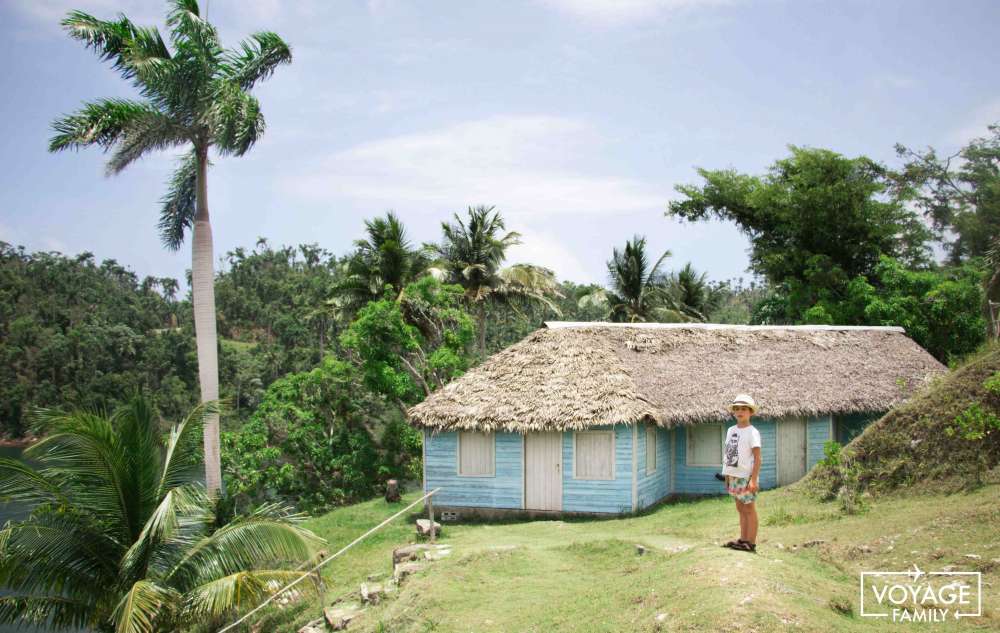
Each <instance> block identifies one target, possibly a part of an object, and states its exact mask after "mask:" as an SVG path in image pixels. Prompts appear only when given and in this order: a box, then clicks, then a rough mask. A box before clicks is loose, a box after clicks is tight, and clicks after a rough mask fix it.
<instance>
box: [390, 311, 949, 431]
mask: <svg viewBox="0 0 1000 633" xmlns="http://www.w3.org/2000/svg"><path fill="white" fill-rule="evenodd" d="M945 372H947V368H946V367H945V366H944V365H942V364H941V363H939V362H938V361H937V360H936V359H934V357H932V356H931V355H930V354H929V353H927V351H926V350H924V349H923V348H922V347H920V346H919V345H917V344H916V343H915V342H914V341H913V340H911V339H910V338H908V337H907V336H906V334H905V332H904V330H903V328H900V327H859V326H853V327H852V326H804V325H800V326H747V325H723V324H714V323H700V324H691V323H669V324H668V323H644V324H624V323H622V324H611V323H564V322H548V323H546V327H545V328H542V329H539V330H537V331H535V332H533V333H532V334H530V335H529V336H527V337H526V338H524V339H523V340H521V341H520V342H518V343H516V344H514V345H512V346H511V347H509V348H507V349H505V350H503V351H501V352H499V353H497V354H494V355H493V356H491V357H490V358H489V359H487V360H486V361H485V362H483V363H482V364H481V365H479V366H478V367H476V368H474V369H472V370H470V371H469V372H468V373H466V374H465V375H463V376H462V377H460V378H458V379H457V380H455V381H453V382H452V383H450V384H448V385H447V386H445V387H444V388H443V389H441V390H439V391H437V392H435V393H433V394H431V395H430V396H429V397H428V398H427V399H426V400H425V401H424V402H422V403H420V404H418V405H416V406H414V407H411V408H410V409H409V412H408V413H409V419H410V421H411V423H413V424H414V425H415V426H418V427H425V428H429V429H436V430H453V429H475V430H482V431H514V432H526V431H540V430H568V429H583V428H587V427H591V426H596V425H602V424H623V423H624V424H630V423H634V422H639V421H642V420H649V421H652V422H655V423H657V424H659V425H661V426H666V427H671V426H676V425H681V424H691V423H694V422H700V421H711V420H725V419H728V418H729V415H730V414H729V413H728V411H727V409H726V405H727V404H728V403H729V401H730V400H731V399H732V398H733V396H734V395H735V394H737V393H749V394H751V395H752V396H753V397H754V398H755V399H756V401H757V404H758V405H759V407H760V408H759V410H758V412H757V415H758V416H763V417H767V418H778V417H783V416H788V415H803V416H811V415H828V414H835V413H869V412H880V411H886V410H888V409H890V408H892V407H893V406H895V405H897V404H899V403H901V402H903V401H904V400H906V399H907V398H908V397H909V396H910V395H911V394H912V393H913V392H914V391H915V390H916V389H917V388H919V387H920V386H921V385H922V384H924V383H925V382H927V381H929V380H930V379H931V378H933V377H934V376H935V375H937V374H941V373H945Z"/></svg>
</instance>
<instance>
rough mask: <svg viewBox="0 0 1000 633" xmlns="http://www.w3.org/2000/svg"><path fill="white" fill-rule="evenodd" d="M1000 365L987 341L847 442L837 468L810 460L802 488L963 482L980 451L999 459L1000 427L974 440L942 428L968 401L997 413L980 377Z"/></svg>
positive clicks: (877, 488) (997, 349)
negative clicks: (813, 465) (810, 467)
mask: <svg viewBox="0 0 1000 633" xmlns="http://www.w3.org/2000/svg"><path fill="white" fill-rule="evenodd" d="M997 372H1000V345H998V344H996V343H993V344H988V345H984V346H983V347H982V348H981V349H980V350H979V351H978V352H976V353H975V354H973V355H971V356H970V357H969V358H967V359H966V360H965V362H964V363H963V364H962V365H961V366H959V367H957V368H956V369H955V370H954V371H951V372H949V373H948V374H945V375H943V376H940V377H938V378H937V379H936V380H935V381H934V382H933V383H932V384H931V385H929V386H928V387H927V388H925V389H923V390H921V391H919V392H918V393H916V394H915V395H914V396H913V397H912V398H911V399H910V400H908V401H907V402H905V403H904V404H902V405H900V406H899V407H896V408H895V409H893V410H892V411H890V412H889V413H887V414H886V415H884V416H882V417H881V418H880V419H878V420H877V421H875V422H873V423H872V424H871V425H870V426H869V427H868V428H867V429H865V431H864V432H863V433H862V434H861V435H859V436H858V437H856V438H854V441H852V442H851V443H850V444H848V445H847V446H846V447H844V456H845V458H846V459H845V463H844V464H843V465H842V466H841V467H839V468H822V467H820V468H815V469H813V470H812V471H810V473H809V474H808V475H807V476H806V477H805V478H804V479H803V480H802V481H801V482H798V484H797V485H801V486H802V490H804V491H806V492H811V493H815V492H818V493H820V494H824V493H825V494H827V495H830V494H836V493H837V492H838V490H839V489H840V488H842V487H844V486H845V485H846V487H847V488H849V489H852V490H853V491H855V492H861V491H864V490H869V491H872V492H875V493H879V492H887V491H891V490H893V489H896V488H900V487H909V486H913V485H920V486H921V487H927V486H931V487H934V488H937V489H939V490H943V491H946V490H955V489H959V488H962V487H963V486H965V485H966V484H967V483H968V482H969V481H970V480H971V479H974V476H973V475H972V474H971V473H972V472H973V470H974V468H975V464H976V462H977V460H978V459H979V458H980V457H983V458H984V461H985V462H986V464H987V467H994V466H996V465H997V464H998V463H1000V433H994V434H992V436H991V437H988V438H987V439H986V440H984V441H981V442H977V443H973V442H969V441H967V440H964V439H960V438H958V437H949V436H948V435H947V434H946V433H945V432H944V429H945V428H946V427H947V426H948V424H949V422H950V421H951V420H953V419H954V418H955V416H956V415H958V414H959V413H960V412H961V411H963V410H964V409H966V408H967V407H968V406H969V405H971V404H974V403H975V404H979V405H981V406H982V407H983V409H984V410H985V411H988V412H992V413H993V414H995V415H1000V397H998V396H996V395H993V394H990V393H989V392H988V391H987V390H986V388H985V387H984V384H983V383H984V382H985V381H986V380H987V379H988V378H990V377H991V376H992V375H994V374H995V373H997Z"/></svg>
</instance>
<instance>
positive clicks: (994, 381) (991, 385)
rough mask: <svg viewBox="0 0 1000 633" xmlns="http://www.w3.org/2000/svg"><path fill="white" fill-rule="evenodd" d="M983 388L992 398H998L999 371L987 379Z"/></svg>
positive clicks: (999, 391)
mask: <svg viewBox="0 0 1000 633" xmlns="http://www.w3.org/2000/svg"><path fill="white" fill-rule="evenodd" d="M983 388H984V389H986V391H987V392H989V393H990V394H991V395H993V396H1000V371H998V372H996V373H995V374H993V375H992V376H990V377H989V378H987V379H986V381H985V382H984V383H983Z"/></svg>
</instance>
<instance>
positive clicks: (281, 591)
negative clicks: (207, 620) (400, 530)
mask: <svg viewBox="0 0 1000 633" xmlns="http://www.w3.org/2000/svg"><path fill="white" fill-rule="evenodd" d="M438 490H441V489H440V488H435V489H434V490H431V491H430V492H428V493H427V494H425V495H424V496H422V497H420V498H419V499H417V500H416V501H414V502H413V503H411V504H410V505H408V506H406V507H405V508H403V509H402V510H400V511H399V512H397V513H396V514H394V515H392V516H391V517H389V518H388V519H386V520H385V521H382V522H381V523H379V524H378V525H376V526H375V527H373V528H372V529H370V530H368V531H367V532H365V533H364V534H362V535H361V536H359V537H358V538H356V539H354V540H353V541H351V542H350V543H348V544H347V545H345V546H344V547H343V548H341V549H340V551H338V552H337V553H336V554H334V555H333V556H331V557H330V558H327V559H325V560H323V561H321V562H320V563H319V564H318V565H316V566H315V567H313V568H312V569H310V570H309V571H307V572H304V573H303V574H302V575H301V576H299V577H298V578H296V579H295V580H293V581H292V582H290V583H288V584H287V585H285V586H284V587H282V588H281V589H279V590H278V591H276V592H275V593H273V594H272V595H271V597H270V598H268V599H267V600H265V601H264V602H262V603H260V604H259V605H258V606H256V607H255V608H254V609H253V610H251V611H250V612H248V613H247V614H246V615H244V616H243V617H242V618H240V619H239V620H237V621H235V622H233V623H232V624H230V625H229V626H227V627H225V628H222V629H219V631H218V633H226V631H228V630H230V629H232V628H235V627H236V626H239V625H240V624H243V623H244V622H246V621H247V619H248V618H249V617H250V616H252V615H253V614H255V613H257V612H258V611H260V610H261V609H263V608H264V607H266V606H267V605H269V604H270V603H271V602H273V601H274V599H275V598H277V597H278V596H280V595H281V594H283V593H285V592H286V591H288V590H289V589H291V588H292V587H294V586H295V585H297V584H299V583H300V582H302V581H303V580H305V579H306V578H308V577H309V576H311V575H312V574H313V573H315V572H316V570H318V569H319V568H320V567H322V566H323V565H326V564H327V563H329V562H330V561H332V560H333V559H334V558H337V557H338V556H340V555H341V554H343V553H344V552H346V551H347V550H349V549H351V548H352V547H354V546H355V545H357V544H358V543H360V542H361V541H363V540H364V539H365V538H366V537H367V536H369V535H370V534H372V533H373V532H376V531H378V530H380V529H382V528H383V527H385V526H386V525H388V524H389V523H390V522H391V521H392V520H393V519H395V518H396V517H398V516H399V515H401V514H403V513H404V512H406V511H407V510H409V509H410V508H412V507H413V506H415V505H417V504H418V503H420V502H421V501H423V500H424V499H426V498H428V497H430V496H431V495H433V494H435V493H436V492H437V491H438ZM433 529H434V526H433V525H432V526H431V530H432V531H433Z"/></svg>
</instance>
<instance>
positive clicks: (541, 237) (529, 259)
mask: <svg viewBox="0 0 1000 633" xmlns="http://www.w3.org/2000/svg"><path fill="white" fill-rule="evenodd" d="M517 232H518V233H520V234H521V243H520V244H518V245H517V246H512V247H510V248H509V249H507V264H508V265H509V264H518V263H531V264H534V265H536V266H544V267H546V268H549V269H551V270H553V271H555V273H556V279H559V280H564V279H574V280H577V281H579V279H580V276H581V274H583V273H582V271H585V270H586V266H584V264H583V262H582V261H581V260H580V259H579V258H578V257H577V256H576V255H574V254H573V252H572V251H570V250H569V249H568V248H566V246H565V242H566V240H565V239H563V238H557V237H553V236H551V235H549V234H546V233H541V232H538V231H535V230H533V229H530V228H524V227H523V226H518V227H517Z"/></svg>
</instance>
